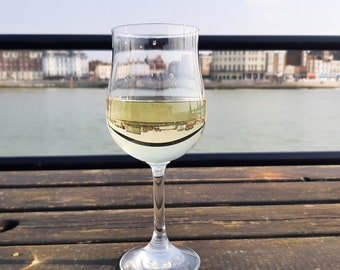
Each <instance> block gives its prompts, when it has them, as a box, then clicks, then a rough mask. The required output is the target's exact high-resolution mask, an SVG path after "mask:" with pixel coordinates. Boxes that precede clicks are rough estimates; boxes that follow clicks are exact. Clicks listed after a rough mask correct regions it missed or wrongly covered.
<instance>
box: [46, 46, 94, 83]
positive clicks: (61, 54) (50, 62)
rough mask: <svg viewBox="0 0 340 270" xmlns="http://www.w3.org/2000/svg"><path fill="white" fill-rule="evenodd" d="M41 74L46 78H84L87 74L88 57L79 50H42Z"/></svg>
mask: <svg viewBox="0 0 340 270" xmlns="http://www.w3.org/2000/svg"><path fill="white" fill-rule="evenodd" d="M43 74H44V78H46V79H60V78H67V77H74V78H76V79H85V78H87V77H88V76H89V63H88V58H87V56H86V54H85V53H83V52H81V51H44V52H43Z"/></svg>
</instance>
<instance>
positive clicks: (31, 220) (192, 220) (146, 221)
mask: <svg viewBox="0 0 340 270" xmlns="http://www.w3.org/2000/svg"><path fill="white" fill-rule="evenodd" d="M166 217H167V222H166V223H167V229H168V234H169V237H170V238H171V239H176V240H192V239H224V238H269V237H292V236H297V237H301V236H311V235H313V236H321V235H323V236H325V235H327V236H330V235H333V236H335V235H339V236H340V228H339V224H340V204H330V205H328V204H325V205H294V207H292V206H289V205H277V206H247V207H242V206H239V207H228V206H224V207H197V208H168V209H167V211H166ZM1 219H2V220H17V221H18V223H19V225H18V226H17V227H15V228H13V229H12V230H8V231H6V232H3V233H0V245H23V244H25V245H27V244H47V243H49V244H53V243H54V244H56V243H58V244H65V243H90V242H91V243H93V242H105V243H106V242H125V241H148V240H149V239H150V237H151V233H152V229H153V213H152V209H130V210H102V211H98V210H97V211H78V212H73V211H69V212H33V213H7V214H1Z"/></svg>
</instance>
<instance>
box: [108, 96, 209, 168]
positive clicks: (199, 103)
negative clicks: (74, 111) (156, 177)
mask: <svg viewBox="0 0 340 270" xmlns="http://www.w3.org/2000/svg"><path fill="white" fill-rule="evenodd" d="M205 117H206V105H205V99H183V98H181V99H179V100H177V99H176V98H171V99H164V100H145V99H139V100H124V99H117V98H109V99H107V111H106V118H107V124H108V127H109V130H110V133H111V136H112V137H113V139H114V140H115V141H116V143H117V144H118V145H119V146H120V147H121V148H122V149H123V150H124V151H125V152H127V153H128V154H129V155H131V156H133V157H135V158H137V159H140V160H142V161H146V162H149V163H158V162H167V161H171V160H174V159H176V158H178V157H180V156H182V155H184V154H185V153H186V152H187V151H189V150H190V149H191V148H192V147H193V146H194V145H195V143H196V142H197V141H198V139H199V138H200V136H201V134H202V131H203V127H204V125H205Z"/></svg>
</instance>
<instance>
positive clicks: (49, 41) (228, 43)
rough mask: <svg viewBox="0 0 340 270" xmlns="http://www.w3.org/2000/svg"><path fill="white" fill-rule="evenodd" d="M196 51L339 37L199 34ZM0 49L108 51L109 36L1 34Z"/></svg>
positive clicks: (312, 44)
mask: <svg viewBox="0 0 340 270" xmlns="http://www.w3.org/2000/svg"><path fill="white" fill-rule="evenodd" d="M199 49H200V50H340V36H269V35H268V36H266V35H261V36H260V35H258V36H254V35H239V36H236V35H233V36H226V35H224V36H222V35H221V36H217V35H201V36H200V37H199ZM0 50H111V35H41V34H31V35H30V34H2V35H0Z"/></svg>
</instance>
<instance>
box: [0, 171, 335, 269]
mask: <svg viewBox="0 0 340 270" xmlns="http://www.w3.org/2000/svg"><path fill="white" fill-rule="evenodd" d="M167 179H168V180H167V181H166V182H167V183H166V203H167V210H166V217H167V230H168V235H169V237H170V239H171V240H173V241H175V242H178V241H182V242H179V243H183V244H185V245H187V246H190V247H192V248H193V249H195V250H196V251H197V252H198V253H199V254H200V256H201V258H202V267H201V268H200V269H223V270H224V269H239V270H244V269H247V270H248V269H250V270H252V269H313V270H314V269H320V270H321V269H322V270H324V269H338V268H339V269H340V255H339V254H340V228H339V224H340V166H287V167H233V168H224V167H218V168H169V169H168V170H167ZM151 184H152V183H151V173H150V170H149V169H123V170H73V171H67V170H64V171H26V172H25V171H21V172H15V171H8V172H0V246H1V247H0V250H1V252H0V268H1V270H2V269H11V270H12V269H24V270H25V269H26V270H31V269H42V270H50V269H52V270H54V269H63V270H64V269H65V270H66V269H67V270H73V269H118V261H119V258H120V256H121V255H122V254H123V253H124V252H125V251H126V250H127V249H129V248H131V247H134V246H136V245H141V244H143V243H145V242H146V241H148V240H149V239H150V236H151V232H152V227H153V226H152V221H153V215H152V208H151V207H152V205H151V203H152V187H151ZM137 242H138V243H137Z"/></svg>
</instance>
